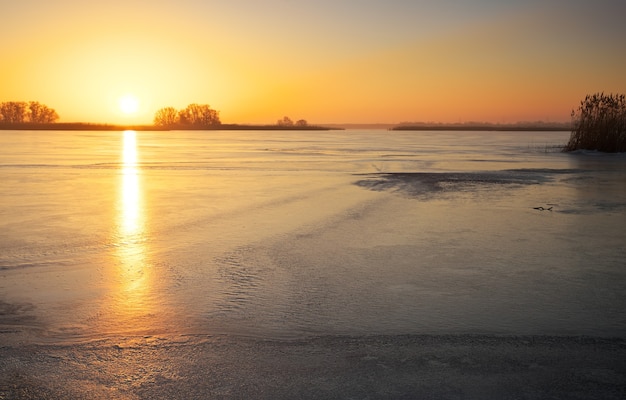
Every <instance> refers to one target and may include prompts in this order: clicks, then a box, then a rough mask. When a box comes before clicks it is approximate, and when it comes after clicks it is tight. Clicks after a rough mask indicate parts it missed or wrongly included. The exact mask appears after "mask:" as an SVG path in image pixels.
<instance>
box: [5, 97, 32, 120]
mask: <svg viewBox="0 0 626 400" xmlns="http://www.w3.org/2000/svg"><path fill="white" fill-rule="evenodd" d="M26 107H27V104H26V103H25V102H23V101H7V102H4V103H2V104H0V121H2V122H4V123H7V124H23V123H24V122H26Z"/></svg>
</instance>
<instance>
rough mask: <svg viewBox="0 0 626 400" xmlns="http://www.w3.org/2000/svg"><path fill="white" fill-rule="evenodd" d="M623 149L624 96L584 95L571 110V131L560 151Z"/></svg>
mask: <svg viewBox="0 0 626 400" xmlns="http://www.w3.org/2000/svg"><path fill="white" fill-rule="evenodd" d="M575 150H597V151H602V152H607V153H617V152H626V96H624V95H623V94H619V95H618V94H616V95H614V94H610V95H605V94H604V93H596V94H593V95H587V97H585V99H584V100H583V101H581V102H580V106H579V107H578V109H577V110H572V134H571V136H570V139H569V142H568V143H567V145H565V148H564V149H563V151H575Z"/></svg>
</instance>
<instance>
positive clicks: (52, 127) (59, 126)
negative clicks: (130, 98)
mask: <svg viewBox="0 0 626 400" xmlns="http://www.w3.org/2000/svg"><path fill="white" fill-rule="evenodd" d="M0 130H5V131H6V130H11V131H126V130H133V131H155V132H161V131H163V132H169V131H241V130H246V131H257V130H258V131H268V130H271V131H330V130H343V128H335V127H327V126H317V125H306V126H296V125H294V126H281V125H243V124H219V125H211V126H202V127H185V126H177V127H159V126H155V125H113V124H92V123H84V122H57V123H53V124H30V123H24V124H0Z"/></svg>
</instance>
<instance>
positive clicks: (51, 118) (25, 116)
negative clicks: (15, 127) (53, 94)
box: [0, 101, 59, 124]
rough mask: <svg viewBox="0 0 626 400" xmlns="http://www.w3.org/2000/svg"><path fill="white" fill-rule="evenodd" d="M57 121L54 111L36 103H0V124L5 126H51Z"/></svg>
mask: <svg viewBox="0 0 626 400" xmlns="http://www.w3.org/2000/svg"><path fill="white" fill-rule="evenodd" d="M58 119H59V115H58V114H57V113H56V111H54V110H53V109H52V108H49V107H48V106H46V105H44V104H41V103H39V102H37V101H31V102H28V103H27V102H25V101H7V102H4V103H0V122H2V123H5V124H24V123H33V124H51V123H54V122H56V121H57V120H58Z"/></svg>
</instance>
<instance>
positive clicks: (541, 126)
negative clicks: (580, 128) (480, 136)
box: [391, 123, 571, 132]
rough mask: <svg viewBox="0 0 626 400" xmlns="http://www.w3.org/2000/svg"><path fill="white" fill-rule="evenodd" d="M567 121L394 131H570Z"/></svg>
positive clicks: (405, 127)
mask: <svg viewBox="0 0 626 400" xmlns="http://www.w3.org/2000/svg"><path fill="white" fill-rule="evenodd" d="M570 129H571V126H570V124H566V123H554V124H551V123H528V124H526V123H518V124H482V123H467V124H428V123H426V124H406V125H405V124H401V125H398V126H394V127H393V128H391V130H394V131H542V132H546V131H555V132H562V131H569V130H570Z"/></svg>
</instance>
